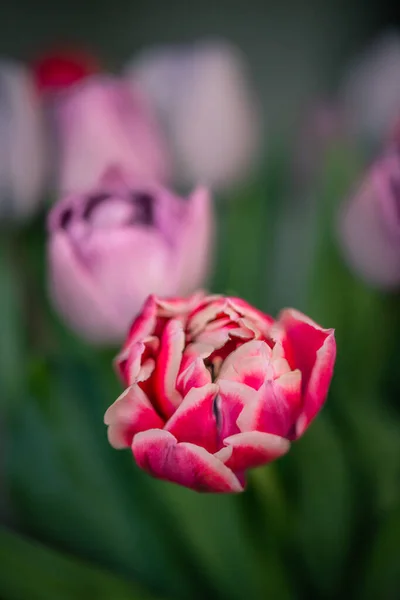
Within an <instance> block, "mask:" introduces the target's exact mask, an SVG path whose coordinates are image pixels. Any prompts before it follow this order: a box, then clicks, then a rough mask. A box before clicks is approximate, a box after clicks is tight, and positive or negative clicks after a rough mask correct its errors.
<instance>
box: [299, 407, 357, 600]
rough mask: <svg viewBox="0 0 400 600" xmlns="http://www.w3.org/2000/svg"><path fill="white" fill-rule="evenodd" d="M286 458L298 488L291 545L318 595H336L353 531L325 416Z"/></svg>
mask: <svg viewBox="0 0 400 600" xmlns="http://www.w3.org/2000/svg"><path fill="white" fill-rule="evenodd" d="M288 458H289V457H288ZM290 460H291V462H292V464H293V466H294V473H295V476H296V479H297V490H298V491H297V495H296V497H295V500H296V502H295V504H294V506H293V509H294V510H295V512H296V513H297V523H298V524H297V527H296V529H295V531H294V543H298V544H299V546H298V548H299V551H300V553H301V558H302V561H303V562H304V565H305V567H306V569H307V571H308V574H309V576H310V578H311V580H312V583H313V586H315V588H316V589H317V592H318V595H319V597H323V598H328V597H329V598H337V597H338V595H337V594H338V593H339V591H340V585H341V577H342V574H343V571H344V566H345V565H346V563H347V561H348V552H349V550H350V545H351V540H352V535H353V529H352V515H353V496H352V492H353V490H352V485H351V479H350V473H349V466H348V463H347V460H346V456H345V453H344V449H343V447H342V444H341V442H340V438H339V436H338V435H337V433H336V431H335V430H334V428H333V426H332V425H331V423H330V422H329V421H328V419H327V418H324V416H323V415H320V416H319V417H318V419H317V421H316V422H315V423H314V424H313V425H312V426H311V427H310V428H309V429H308V430H307V432H306V434H305V435H304V437H303V438H302V439H301V440H299V441H298V442H296V444H295V445H294V446H293V448H292V450H291V454H290Z"/></svg>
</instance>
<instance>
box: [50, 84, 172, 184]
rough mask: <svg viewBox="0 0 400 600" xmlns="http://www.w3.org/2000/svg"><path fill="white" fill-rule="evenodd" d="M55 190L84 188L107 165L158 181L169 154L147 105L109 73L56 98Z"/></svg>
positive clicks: (164, 168) (138, 95)
mask: <svg viewBox="0 0 400 600" xmlns="http://www.w3.org/2000/svg"><path fill="white" fill-rule="evenodd" d="M54 126H55V131H56V137H57V139H58V146H59V152H60V156H59V161H60V166H59V174H58V179H59V185H58V187H59V189H60V190H61V192H62V193H64V192H82V191H86V190H90V189H91V188H92V187H93V186H95V185H97V182H98V181H99V179H100V177H101V176H102V175H103V173H104V172H105V171H106V170H107V169H108V168H111V167H114V166H116V167H118V168H119V169H120V170H121V171H123V172H125V173H127V174H129V176H136V177H138V178H139V179H149V180H155V181H159V182H162V181H164V180H165V178H166V177H167V173H168V166H167V163H168V159H167V154H166V152H165V148H164V144H163V140H162V136H161V133H160V131H159V129H158V126H157V123H156V121H155V119H154V118H153V115H152V113H151V110H150V108H149V106H147V103H146V102H145V100H144V98H143V97H142V94H141V93H140V92H139V91H138V90H133V89H132V88H130V87H129V86H128V85H127V84H125V83H124V82H123V81H121V80H118V79H116V78H113V77H109V76H107V77H106V76H93V77H90V78H87V79H85V80H83V81H82V82H80V83H77V84H76V85H74V86H72V87H70V88H68V89H67V90H66V91H65V92H64V93H62V94H60V95H59V96H58V97H57V98H55V106H54Z"/></svg>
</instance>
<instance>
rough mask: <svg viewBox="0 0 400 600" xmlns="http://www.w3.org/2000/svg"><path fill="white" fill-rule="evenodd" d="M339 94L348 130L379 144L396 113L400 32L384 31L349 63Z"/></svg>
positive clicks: (398, 112) (398, 109)
mask: <svg viewBox="0 0 400 600" xmlns="http://www.w3.org/2000/svg"><path fill="white" fill-rule="evenodd" d="M340 98H341V101H342V104H343V109H344V113H345V115H346V119H347V125H348V128H349V131H350V132H351V133H352V134H353V135H355V136H356V137H358V138H360V139H361V141H362V142H368V143H369V144H370V145H371V146H372V147H375V148H377V147H379V146H380V145H381V144H382V142H385V140H386V139H387V138H388V136H390V133H391V129H392V127H393V126H394V124H395V123H396V121H397V119H398V117H399V116H400V36H399V35H398V34H397V33H395V32H388V33H385V34H384V35H383V36H381V37H380V38H378V39H377V40H376V41H375V43H374V44H372V45H371V46H370V47H369V48H367V49H366V50H365V51H364V53H362V54H361V55H360V56H359V57H357V58H356V59H355V60H354V62H353V63H352V64H351V65H350V67H349V70H348V74H347V75H346V77H345V79H344V81H343V84H342V89H341V91H340Z"/></svg>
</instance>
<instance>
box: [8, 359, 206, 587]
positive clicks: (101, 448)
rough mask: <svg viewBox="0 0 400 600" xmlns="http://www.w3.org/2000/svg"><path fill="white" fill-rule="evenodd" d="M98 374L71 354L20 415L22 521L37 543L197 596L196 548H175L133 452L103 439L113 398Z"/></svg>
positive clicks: (16, 429) (16, 439)
mask: <svg viewBox="0 0 400 600" xmlns="http://www.w3.org/2000/svg"><path fill="white" fill-rule="evenodd" d="M50 371H51V372H50ZM100 373H101V368H100V369H99V372H97V371H95V372H93V373H92V374H91V375H90V370H88V368H87V367H84V366H82V365H81V366H79V365H78V364H75V363H73V364H68V362H67V361H66V358H65V357H64V360H63V361H62V362H61V363H60V364H57V363H56V362H53V364H52V366H51V369H49V372H48V377H49V384H48V395H47V396H46V394H43V395H42V396H41V397H40V400H39V399H37V398H35V397H33V396H32V397H31V398H29V399H27V402H26V406H25V407H24V410H23V411H17V412H16V413H15V414H14V416H13V419H12V421H11V423H10V427H11V428H12V435H11V443H10V448H9V453H8V454H9V457H8V473H9V479H10V481H11V489H12V498H13V502H14V505H15V512H16V516H18V517H19V522H20V523H21V524H22V525H23V526H24V527H25V528H26V529H27V530H28V531H30V532H31V533H33V534H34V535H36V536H38V537H39V538H41V539H45V540H51V541H55V542H57V543H59V544H62V545H63V546H64V547H65V548H67V549H69V550H73V551H74V552H79V553H81V554H82V555H83V556H86V557H87V558H90V559H91V560H96V561H99V562H100V563H102V564H105V565H107V566H109V567H112V568H115V569H116V570H118V571H119V572H121V573H123V574H127V575H132V574H133V575H134V576H135V577H137V578H138V579H139V580H141V581H144V582H147V583H148V585H152V586H154V587H155V588H157V589H159V590H164V589H165V590H170V591H171V592H172V593H174V594H176V596H177V597H182V596H185V595H187V594H189V595H191V597H195V595H196V592H197V590H196V586H197V587H199V585H198V583H199V582H197V581H196V577H195V576H194V573H193V569H191V567H190V549H185V551H184V549H183V548H182V547H181V546H180V545H179V530H177V531H176V534H175V536H174V535H173V533H172V534H171V528H170V527H169V525H168V521H169V519H168V514H165V513H162V511H160V509H159V507H158V508H157V502H156V499H155V498H154V499H153V498H152V497H151V494H152V488H151V486H148V485H147V479H148V478H146V475H145V474H143V473H141V472H139V470H138V469H136V468H135V467H134V465H133V460H132V458H131V456H129V453H126V455H124V454H123V453H117V452H116V451H115V450H113V449H112V448H111V447H110V446H109V444H108V442H107V438H106V429H105V426H104V424H103V414H104V406H105V405H106V404H107V403H110V401H111V400H113V399H114V397H112V398H111V399H110V398H108V397H107V389H108V387H107V385H105V386H104V385H103V382H104V380H103V378H102V377H101V375H100ZM96 376H97V377H96ZM43 377H44V375H43V373H41V374H40V378H41V379H43ZM106 381H107V379H106ZM36 385H38V383H37V382H36ZM43 390H44V388H43ZM127 462H128V463H129V467H128V468H125V466H124V465H127ZM120 464H121V467H120ZM114 466H115V469H114V468H113V467H114ZM164 523H165V527H164ZM178 548H180V551H177V550H178ZM172 550H173V551H172ZM154 564H156V565H157V570H156V571H155V570H154ZM204 588H205V589H206V586H204ZM204 588H203V589H204Z"/></svg>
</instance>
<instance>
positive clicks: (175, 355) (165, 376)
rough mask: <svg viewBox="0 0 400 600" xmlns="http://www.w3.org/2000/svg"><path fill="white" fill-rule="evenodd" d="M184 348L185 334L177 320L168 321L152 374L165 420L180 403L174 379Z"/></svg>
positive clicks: (158, 402)
mask: <svg viewBox="0 0 400 600" xmlns="http://www.w3.org/2000/svg"><path fill="white" fill-rule="evenodd" d="M184 346H185V334H184V331H183V329H182V324H181V323H180V322H179V321H178V320H177V319H171V321H168V322H167V324H166V326H165V328H164V331H163V333H162V336H161V343H160V350H159V354H158V358H157V364H156V369H155V372H154V388H155V391H156V395H157V404H158V405H159V408H160V410H161V412H162V414H163V415H165V417H166V418H168V417H170V416H171V415H172V413H173V412H174V411H175V409H176V407H177V406H179V404H180V402H181V399H182V397H181V395H180V393H179V392H178V391H177V389H176V379H177V376H178V373H179V367H180V364H181V360H182V353H183V348H184Z"/></svg>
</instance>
